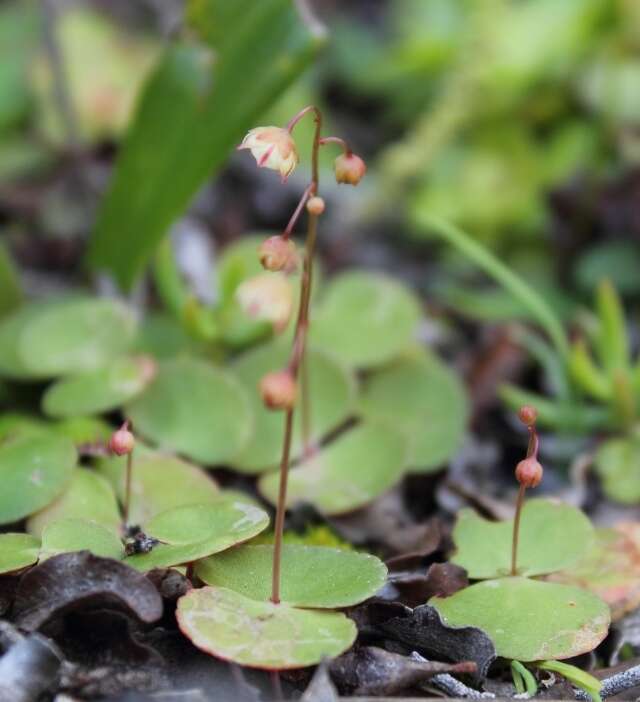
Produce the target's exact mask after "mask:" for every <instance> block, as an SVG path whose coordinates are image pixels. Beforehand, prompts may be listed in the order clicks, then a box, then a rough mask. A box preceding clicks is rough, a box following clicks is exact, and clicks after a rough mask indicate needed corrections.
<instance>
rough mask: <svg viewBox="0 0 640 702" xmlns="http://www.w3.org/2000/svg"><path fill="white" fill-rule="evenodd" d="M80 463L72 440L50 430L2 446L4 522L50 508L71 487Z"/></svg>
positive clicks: (0, 498) (0, 477)
mask: <svg viewBox="0 0 640 702" xmlns="http://www.w3.org/2000/svg"><path fill="white" fill-rule="evenodd" d="M75 463H76V450H75V448H74V446H73V444H72V442H71V441H70V440H69V439H67V438H64V437H61V436H56V435H54V434H51V433H48V432H33V433H32V432H26V433H25V434H22V435H20V434H18V435H16V436H14V437H12V438H10V439H7V440H5V442H4V443H2V444H1V445H0V484H1V485H2V490H0V524H11V522H17V521H18V520H19V519H23V518H24V517H28V516H29V515H30V514H33V513H34V512H37V511H38V510H40V509H42V508H43V507H46V506H47V505H48V504H49V503H50V502H52V501H53V500H54V499H55V498H56V497H57V496H58V495H59V494H60V493H61V492H62V491H63V490H64V489H65V487H66V486H67V484H68V482H69V480H70V478H71V474H72V471H73V468H74V466H75Z"/></svg>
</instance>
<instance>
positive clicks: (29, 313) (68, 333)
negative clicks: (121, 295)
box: [0, 297, 135, 379]
mask: <svg viewBox="0 0 640 702" xmlns="http://www.w3.org/2000/svg"><path fill="white" fill-rule="evenodd" d="M134 329H135V322H134V319H133V316H132V315H131V313H130V312H129V311H128V310H127V309H126V308H125V307H124V306H123V305H121V304H120V303H118V302H116V301H115V300H109V299H106V298H77V297H72V298H59V299H56V300H52V301H47V302H34V303H31V304H30V305H26V306H23V307H21V308H20V309H19V310H18V311H17V312H16V313H14V314H13V315H11V316H10V317H7V318H6V319H4V320H3V321H2V323H1V324H0V373H1V374H3V375H7V376H10V377H14V378H18V379H38V378H50V377H55V376H57V375H65V374H68V373H77V372H78V371H83V370H90V369H94V368H99V367H100V366H102V365H104V364H105V363H107V362H109V361H111V360H112V359H113V358H114V357H115V356H117V355H119V354H120V353H123V352H124V351H126V349H127V347H128V346H129V344H130V343H131V340H132V338H133V334H134Z"/></svg>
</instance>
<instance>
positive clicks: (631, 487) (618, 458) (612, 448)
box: [594, 437, 640, 504]
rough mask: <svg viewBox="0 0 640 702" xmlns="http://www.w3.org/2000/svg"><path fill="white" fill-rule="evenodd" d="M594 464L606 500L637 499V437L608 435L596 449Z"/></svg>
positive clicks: (639, 474) (632, 501)
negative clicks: (623, 437) (611, 437)
mask: <svg viewBox="0 0 640 702" xmlns="http://www.w3.org/2000/svg"><path fill="white" fill-rule="evenodd" d="M594 466H595V470H596V473H597V474H598V475H599V476H600V479H601V480H602V487H603V489H604V492H605V494H606V496H607V497H608V498H609V499H610V500H615V501H616V502H622V503H623V504H636V503H638V502H640V439H638V438H636V437H631V438H628V439H627V438H625V439H609V440H608V441H603V442H602V443H601V444H600V446H599V447H598V450H597V451H596V455H595V459H594Z"/></svg>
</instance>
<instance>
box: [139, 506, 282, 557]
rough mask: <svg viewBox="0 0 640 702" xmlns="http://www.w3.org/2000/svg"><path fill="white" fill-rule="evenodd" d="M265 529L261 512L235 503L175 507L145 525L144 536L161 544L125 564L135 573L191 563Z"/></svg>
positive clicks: (265, 516)
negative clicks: (150, 537)
mask: <svg viewBox="0 0 640 702" xmlns="http://www.w3.org/2000/svg"><path fill="white" fill-rule="evenodd" d="M268 526H269V515H268V514H267V513H266V512H265V511H264V510H262V509H260V508H259V507H255V506H254V505H251V504H248V503H245V502H240V501H238V500H227V499H219V500H218V501H217V502H216V503H214V504H191V505H185V506H183V507H175V508H174V509H170V510H167V511H166V512H161V513H160V514H158V515H157V516H156V517H154V518H153V519H152V520H151V521H150V522H149V523H148V524H145V525H144V531H145V533H146V534H147V535H148V536H152V537H154V538H156V539H158V540H159V541H160V542H161V543H159V544H157V545H156V546H154V547H153V549H152V550H151V551H150V552H149V553H143V554H139V555H134V556H129V557H128V558H127V563H128V564H129V565H130V566H132V567H134V568H137V569H138V570H151V569H153V568H169V567H170V566H175V565H181V564H185V563H193V562H194V561H197V560H199V559H200V558H204V557H205V556H210V555H211V554H213V553H218V551H224V550H225V549H226V548H229V547H230V546H234V545H235V544H239V543H242V542H243V541H247V540H248V539H250V538H252V537H254V536H256V534H259V533H260V532H261V531H264V529H266V528H267V527H268Z"/></svg>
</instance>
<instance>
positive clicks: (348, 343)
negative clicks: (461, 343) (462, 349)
mask: <svg viewBox="0 0 640 702" xmlns="http://www.w3.org/2000/svg"><path fill="white" fill-rule="evenodd" d="M420 318H421V310H420V303H419V301H418V300H417V298H416V297H415V296H414V295H413V293H412V292H411V291H410V290H409V289H407V288H405V287H404V286H403V285H402V284H401V283H399V282H398V281H396V280H393V279H392V278H388V277H387V276H384V275H381V274H378V273H375V274H374V273H366V272H363V271H353V272H350V273H344V274H342V275H340V276H338V277H337V278H335V279H334V280H333V281H332V282H331V283H330V285H329V286H328V287H327V289H326V290H325V293H324V296H323V297H322V299H321V301H320V304H319V305H318V308H317V309H316V312H315V314H314V315H313V321H312V324H311V326H310V328H309V330H310V331H309V333H310V338H311V341H312V343H313V344H314V345H316V346H318V347H321V348H325V349H327V350H329V351H331V352H333V353H335V354H336V356H338V357H339V358H341V359H342V360H343V361H344V362H345V363H348V364H351V365H353V366H356V367H358V368H371V367H373V366H378V365H381V364H383V363H386V362H387V361H390V360H392V359H393V358H394V357H395V356H397V355H398V354H399V353H400V352H402V351H403V350H404V349H405V348H406V347H407V346H408V345H409V344H410V343H411V342H412V340H413V339H414V338H415V335H416V332H417V328H418V324H419V323H420Z"/></svg>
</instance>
